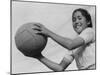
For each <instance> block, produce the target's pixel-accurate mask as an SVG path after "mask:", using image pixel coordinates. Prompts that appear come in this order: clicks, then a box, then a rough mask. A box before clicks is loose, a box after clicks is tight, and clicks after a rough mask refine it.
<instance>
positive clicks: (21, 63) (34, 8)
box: [12, 2, 95, 73]
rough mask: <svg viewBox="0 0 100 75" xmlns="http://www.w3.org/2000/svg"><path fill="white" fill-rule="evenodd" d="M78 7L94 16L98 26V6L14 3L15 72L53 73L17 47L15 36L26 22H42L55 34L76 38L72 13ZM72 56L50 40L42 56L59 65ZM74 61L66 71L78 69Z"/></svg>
mask: <svg viewBox="0 0 100 75" xmlns="http://www.w3.org/2000/svg"><path fill="white" fill-rule="evenodd" d="M76 8H85V9H87V10H88V11H89V12H90V14H91V17H92V22H93V25H94V27H95V16H94V15H95V7H92V6H79V5H67V4H50V3H49V4H48V3H34V2H12V72H13V73H29V72H47V71H51V70H50V69H48V68H47V67H46V66H45V65H43V64H42V63H41V62H39V61H38V60H36V59H34V58H29V57H26V56H24V55H23V54H22V53H21V52H20V51H19V50H18V49H17V48H16V46H15V41H14V36H15V33H16V31H17V29H18V28H19V27H20V26H21V25H22V24H24V23H27V22H39V23H42V24H43V25H45V26H46V27H47V28H48V29H50V30H52V31H53V32H55V33H56V34H59V35H61V36H64V37H69V38H72V37H73V38H74V36H75V35H76V33H75V32H74V30H73V28H72V20H71V19H72V17H71V16H72V12H73V11H74V10H75V9H76ZM67 53H71V52H69V51H68V50H66V49H65V48H63V47H61V46H60V45H58V44H57V43H56V42H54V41H53V40H51V39H48V43H47V46H46V48H45V49H44V50H43V52H42V54H43V55H44V56H45V57H47V58H48V59H50V60H52V61H54V62H56V63H60V61H61V60H62V59H63V57H64V56H65V54H67ZM75 69H77V68H76V65H75V61H74V62H73V63H72V64H71V65H70V66H69V67H68V68H67V69H66V70H75Z"/></svg>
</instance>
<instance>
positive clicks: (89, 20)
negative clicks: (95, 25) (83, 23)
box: [72, 8, 92, 27]
mask: <svg viewBox="0 0 100 75" xmlns="http://www.w3.org/2000/svg"><path fill="white" fill-rule="evenodd" d="M77 11H80V12H81V14H82V15H83V16H84V17H85V18H86V20H87V22H90V24H89V25H88V27H92V20H91V16H90V14H89V13H88V11H87V10H85V9H82V8H79V9H76V10H74V12H73V14H72V17H73V15H74V13H75V12H77Z"/></svg>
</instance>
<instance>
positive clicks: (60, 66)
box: [37, 55, 73, 72]
mask: <svg viewBox="0 0 100 75" xmlns="http://www.w3.org/2000/svg"><path fill="white" fill-rule="evenodd" d="M37 59H38V60H39V61H40V62H42V63H43V64H44V65H46V66H47V67H48V68H50V69H52V70H53V71H58V72H59V71H64V70H65V69H66V68H67V67H68V66H69V65H70V64H71V62H72V61H73V57H72V56H67V57H64V58H63V60H62V61H61V63H60V64H57V63H55V62H53V61H51V60H49V59H47V58H46V57H44V56H42V55H41V56H40V57H38V58H37Z"/></svg>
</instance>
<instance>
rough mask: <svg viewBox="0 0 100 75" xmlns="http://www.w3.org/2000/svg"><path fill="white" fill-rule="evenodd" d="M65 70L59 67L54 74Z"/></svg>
mask: <svg viewBox="0 0 100 75" xmlns="http://www.w3.org/2000/svg"><path fill="white" fill-rule="evenodd" d="M64 70H65V69H64V68H63V67H60V68H59V69H57V70H56V71H55V72H62V71H64Z"/></svg>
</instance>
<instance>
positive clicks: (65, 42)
mask: <svg viewBox="0 0 100 75" xmlns="http://www.w3.org/2000/svg"><path fill="white" fill-rule="evenodd" d="M48 34H49V37H50V38H52V39H53V40H54V41H56V42H57V43H59V44H60V45H62V46H63V47H65V48H67V49H69V50H73V49H75V48H77V47H79V46H82V45H83V44H84V40H83V39H82V38H81V37H77V38H75V39H70V38H67V37H62V36H59V35H57V34H55V33H53V32H51V31H49V32H48Z"/></svg>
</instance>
